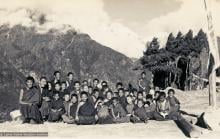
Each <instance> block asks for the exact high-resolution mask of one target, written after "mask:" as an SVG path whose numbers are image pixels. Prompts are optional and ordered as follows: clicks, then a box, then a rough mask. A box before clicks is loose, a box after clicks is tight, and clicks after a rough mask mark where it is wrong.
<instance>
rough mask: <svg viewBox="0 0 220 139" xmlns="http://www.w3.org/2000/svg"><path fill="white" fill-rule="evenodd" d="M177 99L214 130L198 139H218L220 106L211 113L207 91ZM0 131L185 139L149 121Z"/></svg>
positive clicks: (170, 125)
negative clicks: (203, 117) (146, 122)
mask: <svg viewBox="0 0 220 139" xmlns="http://www.w3.org/2000/svg"><path fill="white" fill-rule="evenodd" d="M176 96H177V97H178V98H179V100H180V102H181V103H182V110H184V111H187V112H188V113H191V114H201V113H202V112H206V116H205V118H206V120H207V122H208V123H209V124H210V125H211V127H212V128H213V131H208V130H205V129H202V131H203V135H202V136H201V137H200V138H219V137H220V107H219V108H218V109H217V110H211V109H210V108H209V107H208V92H207V90H202V91H190V92H181V91H177V93H176ZM219 104H220V94H218V106H220V105H219ZM0 131H1V132H48V133H49V136H50V137H74V138H90V139H91V138H102V139H104V138H111V139H112V138H126V139H127V138H163V139H165V138H167V139H168V138H181V139H182V138H187V137H186V136H185V135H184V134H183V132H182V131H181V130H180V129H179V128H178V127H177V125H176V124H175V123H174V122H173V121H163V122H158V121H149V123H148V124H132V123H126V124H112V125H89V126H77V125H68V124H64V123H44V124H43V125H29V124H20V123H18V122H6V123H2V124H0Z"/></svg>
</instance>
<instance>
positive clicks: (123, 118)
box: [110, 97, 130, 123]
mask: <svg viewBox="0 0 220 139" xmlns="http://www.w3.org/2000/svg"><path fill="white" fill-rule="evenodd" d="M112 101H113V104H112V105H111V106H110V110H111V115H112V117H113V121H114V122H115V123H128V122H130V117H129V116H127V114H126V111H125V110H124V108H123V107H122V105H121V104H120V103H119V100H118V98H116V97H114V98H112Z"/></svg>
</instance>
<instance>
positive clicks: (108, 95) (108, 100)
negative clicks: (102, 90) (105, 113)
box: [104, 91, 113, 107]
mask: <svg viewBox="0 0 220 139" xmlns="http://www.w3.org/2000/svg"><path fill="white" fill-rule="evenodd" d="M112 97H113V93H112V91H108V92H107V93H106V99H104V105H106V106H107V107H110V105H112Z"/></svg>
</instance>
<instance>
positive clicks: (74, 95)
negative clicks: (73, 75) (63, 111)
mask: <svg viewBox="0 0 220 139" xmlns="http://www.w3.org/2000/svg"><path fill="white" fill-rule="evenodd" d="M73 97H76V98H77V100H78V96H77V94H72V95H71V96H70V98H71V99H72V98H73Z"/></svg>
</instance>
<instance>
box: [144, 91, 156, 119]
mask: <svg viewBox="0 0 220 139" xmlns="http://www.w3.org/2000/svg"><path fill="white" fill-rule="evenodd" d="M144 108H145V111H146V114H147V116H148V118H149V119H151V120H152V119H154V113H155V111H156V104H155V103H154V102H153V96H152V95H151V94H148V95H147V96H146V102H145V104H144Z"/></svg>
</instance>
